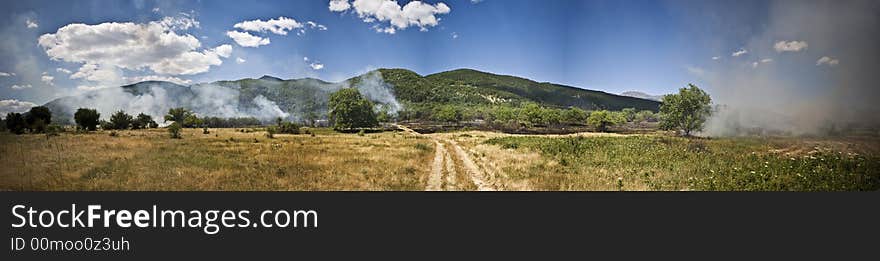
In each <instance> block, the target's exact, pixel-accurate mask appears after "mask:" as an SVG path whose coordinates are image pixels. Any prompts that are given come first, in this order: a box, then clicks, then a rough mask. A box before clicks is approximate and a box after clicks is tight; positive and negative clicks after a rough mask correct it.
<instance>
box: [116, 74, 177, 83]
mask: <svg viewBox="0 0 880 261" xmlns="http://www.w3.org/2000/svg"><path fill="white" fill-rule="evenodd" d="M125 81H126V84H132V83H139V82H145V81H163V82H171V83H175V84H180V85H189V84H190V83H192V80H186V79H181V78H177V77H173V76H159V75H147V76H135V77H125Z"/></svg>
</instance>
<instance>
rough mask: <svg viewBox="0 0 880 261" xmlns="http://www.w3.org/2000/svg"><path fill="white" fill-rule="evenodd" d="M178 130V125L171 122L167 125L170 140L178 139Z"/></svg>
mask: <svg viewBox="0 0 880 261" xmlns="http://www.w3.org/2000/svg"><path fill="white" fill-rule="evenodd" d="M180 129H181V127H180V123H177V122H172V123H171V125H168V133H169V134H171V138H172V139H180Z"/></svg>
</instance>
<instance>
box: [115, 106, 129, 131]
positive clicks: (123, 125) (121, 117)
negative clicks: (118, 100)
mask: <svg viewBox="0 0 880 261" xmlns="http://www.w3.org/2000/svg"><path fill="white" fill-rule="evenodd" d="M133 119H134V118H133V117H132V116H131V115H128V114H126V113H125V112H124V111H122V110H120V111H117V112H115V113H113V115H110V129H112V130H125V129H128V128H129V127H131V122H132V120H133Z"/></svg>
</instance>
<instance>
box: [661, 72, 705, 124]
mask: <svg viewBox="0 0 880 261" xmlns="http://www.w3.org/2000/svg"><path fill="white" fill-rule="evenodd" d="M711 102H712V98H710V97H709V94H707V93H706V92H704V91H703V90H700V88H697V86H696V85H693V84H688V87H687V88H681V89H679V90H678V94H667V95H665V96H663V104H661V105H660V127H661V128H663V129H666V130H678V131H681V132H682V133H683V134H684V135H685V136H690V135H691V132H693V131H699V130H702V129H703V123H705V122H706V118H708V117H709V114H710V113H711V109H712V108H711V107H710V106H709V104H710V103H711Z"/></svg>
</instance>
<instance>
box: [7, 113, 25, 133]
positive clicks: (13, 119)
mask: <svg viewBox="0 0 880 261" xmlns="http://www.w3.org/2000/svg"><path fill="white" fill-rule="evenodd" d="M26 128H27V123H26V122H25V121H24V117H23V116H22V115H21V113H17V112H10V113H7V114H6V129H8V130H9V132H12V133H15V134H22V133H24V131H25V129H26Z"/></svg>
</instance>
